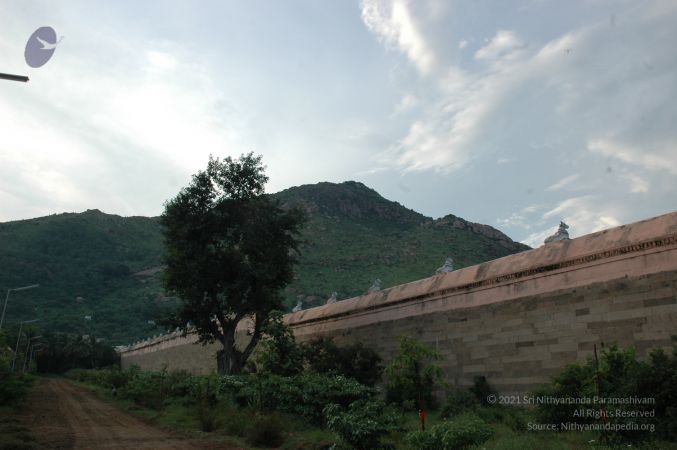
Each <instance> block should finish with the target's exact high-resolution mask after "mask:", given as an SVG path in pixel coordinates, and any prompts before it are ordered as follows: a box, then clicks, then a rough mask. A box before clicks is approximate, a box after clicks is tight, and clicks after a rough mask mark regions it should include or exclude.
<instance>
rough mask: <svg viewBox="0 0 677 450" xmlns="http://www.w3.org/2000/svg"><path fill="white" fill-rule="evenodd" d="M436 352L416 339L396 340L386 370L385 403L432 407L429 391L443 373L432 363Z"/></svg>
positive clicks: (401, 338)
mask: <svg viewBox="0 0 677 450" xmlns="http://www.w3.org/2000/svg"><path fill="white" fill-rule="evenodd" d="M440 359H441V356H440V354H439V353H438V352H436V351H434V350H431V349H429V348H428V347H426V346H425V345H423V344H421V343H420V342H418V341H417V340H415V339H413V338H410V337H407V336H402V337H400V351H399V353H398V354H397V356H395V358H394V359H393V361H392V363H391V364H390V365H389V366H388V367H386V369H385V374H386V379H387V383H386V389H387V391H386V397H387V399H388V401H390V402H394V403H398V404H403V402H406V401H407V400H410V401H414V402H415V404H416V405H417V406H418V407H419V408H423V407H431V406H432V405H433V388H434V387H435V385H436V384H437V383H439V382H441V381H442V379H443V377H444V372H443V371H442V368H441V367H440V366H438V365H437V364H436V362H437V361H439V360H440Z"/></svg>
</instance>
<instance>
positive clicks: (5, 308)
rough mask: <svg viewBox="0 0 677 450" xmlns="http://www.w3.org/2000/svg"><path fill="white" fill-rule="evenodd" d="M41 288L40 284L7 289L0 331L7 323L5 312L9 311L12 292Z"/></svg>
mask: <svg viewBox="0 0 677 450" xmlns="http://www.w3.org/2000/svg"><path fill="white" fill-rule="evenodd" d="M38 286H40V285H39V284H31V285H30V286H24V287H20V288H14V289H7V296H5V306H3V307H2V317H0V330H2V323H3V322H4V321H5V311H6V310H7V301H8V300H9V293H10V292H17V291H25V290H26V289H33V288H36V287H38Z"/></svg>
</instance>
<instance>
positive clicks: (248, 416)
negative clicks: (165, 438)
mask: <svg viewBox="0 0 677 450" xmlns="http://www.w3.org/2000/svg"><path fill="white" fill-rule="evenodd" d="M69 382H70V383H73V384H75V385H77V386H79V387H82V388H84V389H87V390H89V391H91V392H93V393H94V394H95V395H96V396H97V397H98V398H99V399H101V400H104V401H106V402H110V403H113V404H114V405H116V406H117V407H118V408H120V409H121V410H123V411H126V412H128V413H130V414H132V415H133V416H135V417H137V418H138V419H140V420H142V421H144V422H146V423H150V424H152V425H155V426H159V427H161V428H164V429H167V430H172V431H173V432H178V433H180V434H182V435H184V436H186V437H189V438H197V439H207V440H212V441H216V442H223V443H226V444H230V445H233V446H238V447H242V448H251V449H258V448H265V447H253V446H251V445H250V444H249V443H248V441H247V434H248V432H249V431H250V429H251V426H252V423H253V422H254V419H255V418H256V417H259V418H264V419H270V420H272V421H274V422H276V423H278V424H279V427H280V428H281V429H282V430H285V431H284V433H283V438H284V441H283V442H282V444H281V446H279V447H276V448H279V449H284V450H321V449H328V448H329V447H330V446H331V445H332V443H334V442H335V441H336V437H335V436H334V434H333V433H331V432H329V431H327V430H323V429H320V428H317V427H313V426H311V425H309V424H308V423H307V422H306V421H305V420H303V419H301V418H299V417H296V416H293V415H291V414H282V413H270V414H260V413H258V412H257V411H254V410H251V409H248V408H246V409H238V408H237V407H235V406H234V405H232V404H230V403H228V402H221V403H219V404H218V405H217V406H216V408H215V412H216V418H215V424H216V427H215V429H214V431H213V432H209V433H208V432H204V431H201V428H202V427H201V424H200V421H199V419H198V410H197V406H196V405H195V404H194V403H192V402H188V401H185V400H183V399H168V400H167V401H165V402H164V403H163V405H162V407H161V408H159V409H157V410H155V409H150V408H145V407H141V406H139V405H137V404H135V403H134V402H132V401H130V400H126V399H122V398H119V397H113V396H112V395H111V393H110V391H109V390H108V389H105V388H102V387H100V386H96V385H93V384H89V383H82V382H77V381H73V380H69ZM1 449H2V447H0V450H1Z"/></svg>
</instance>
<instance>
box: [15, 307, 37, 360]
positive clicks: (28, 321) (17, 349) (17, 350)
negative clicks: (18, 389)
mask: <svg viewBox="0 0 677 450" xmlns="http://www.w3.org/2000/svg"><path fill="white" fill-rule="evenodd" d="M38 320H40V319H33V320H24V321H23V322H21V324H20V325H19V335H18V336H17V337H16V347H14V358H13V359H12V372H14V368H15V367H16V354H17V353H18V352H19V340H20V339H21V329H22V328H23V326H24V324H25V323H33V322H37V321H38Z"/></svg>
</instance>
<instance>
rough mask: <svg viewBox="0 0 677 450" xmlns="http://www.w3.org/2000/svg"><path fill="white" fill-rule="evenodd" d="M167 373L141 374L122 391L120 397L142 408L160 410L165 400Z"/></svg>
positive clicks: (131, 379)
mask: <svg viewBox="0 0 677 450" xmlns="http://www.w3.org/2000/svg"><path fill="white" fill-rule="evenodd" d="M166 379H167V372H166V371H164V370H163V371H161V372H139V373H138V374H136V375H135V376H132V377H131V378H130V379H129V381H128V382H127V384H126V385H125V386H124V387H123V388H122V389H120V396H121V397H123V398H128V399H130V400H132V401H133V402H134V403H136V404H137V405H140V406H145V407H147V408H151V409H159V408H160V407H161V406H162V403H163V402H164V400H165V393H166V384H167V383H166Z"/></svg>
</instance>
